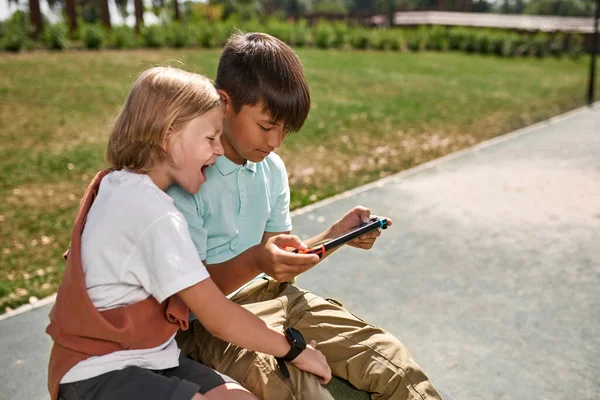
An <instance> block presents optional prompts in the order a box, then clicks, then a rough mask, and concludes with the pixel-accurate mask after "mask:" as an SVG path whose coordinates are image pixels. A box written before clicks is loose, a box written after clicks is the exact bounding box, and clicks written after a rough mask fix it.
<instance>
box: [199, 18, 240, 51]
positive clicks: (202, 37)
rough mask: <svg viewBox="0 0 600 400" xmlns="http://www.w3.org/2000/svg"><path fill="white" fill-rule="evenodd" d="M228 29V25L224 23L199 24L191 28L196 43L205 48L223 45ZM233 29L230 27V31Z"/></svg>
mask: <svg viewBox="0 0 600 400" xmlns="http://www.w3.org/2000/svg"><path fill="white" fill-rule="evenodd" d="M229 30H230V28H229V25H226V24H211V25H200V26H195V27H194V28H193V31H194V33H195V34H194V36H195V37H196V43H197V44H198V45H200V46H202V47H204V48H206V49H213V48H215V47H221V46H223V45H224V44H225V41H226V40H227V37H228V33H227V32H228V31H229ZM233 30H234V29H233V28H231V31H233Z"/></svg>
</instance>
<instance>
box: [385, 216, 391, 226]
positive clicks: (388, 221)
mask: <svg viewBox="0 0 600 400" xmlns="http://www.w3.org/2000/svg"><path fill="white" fill-rule="evenodd" d="M386 221H387V226H392V220H391V219H390V218H386Z"/></svg>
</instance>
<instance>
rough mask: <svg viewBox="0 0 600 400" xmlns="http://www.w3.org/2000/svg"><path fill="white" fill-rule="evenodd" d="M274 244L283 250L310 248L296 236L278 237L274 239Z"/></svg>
mask: <svg viewBox="0 0 600 400" xmlns="http://www.w3.org/2000/svg"><path fill="white" fill-rule="evenodd" d="M273 243H274V244H275V245H277V247H280V248H282V249H285V248H286V247H293V248H295V249H306V248H308V246H307V245H305V244H304V243H303V242H302V240H300V238H299V237H298V236H295V235H277V236H275V237H274V238H273Z"/></svg>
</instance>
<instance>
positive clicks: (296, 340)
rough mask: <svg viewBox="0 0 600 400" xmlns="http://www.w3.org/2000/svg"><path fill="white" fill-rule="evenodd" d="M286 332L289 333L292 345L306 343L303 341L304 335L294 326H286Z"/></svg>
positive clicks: (304, 344) (298, 345)
mask: <svg viewBox="0 0 600 400" xmlns="http://www.w3.org/2000/svg"><path fill="white" fill-rule="evenodd" d="M287 332H288V333H289V338H290V340H291V341H292V344H293V346H294V347H300V346H306V343H305V342H304V337H303V336H302V334H301V333H300V332H299V331H298V330H296V329H294V328H288V330H287Z"/></svg>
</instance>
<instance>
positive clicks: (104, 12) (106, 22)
mask: <svg viewBox="0 0 600 400" xmlns="http://www.w3.org/2000/svg"><path fill="white" fill-rule="evenodd" d="M100 22H101V23H102V25H103V26H104V27H105V28H108V29H110V9H109V8H108V0H100Z"/></svg>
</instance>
